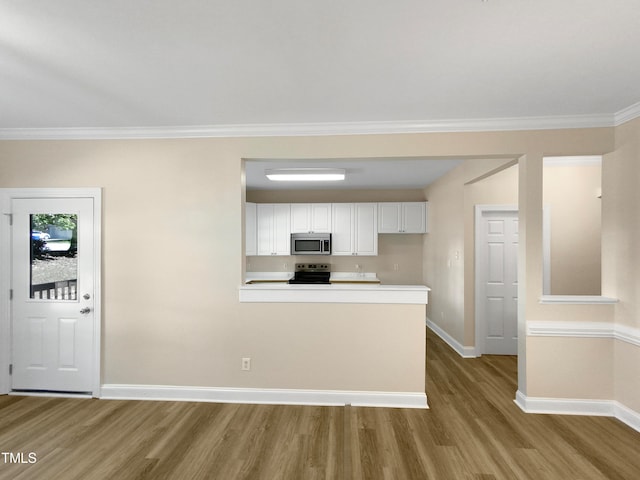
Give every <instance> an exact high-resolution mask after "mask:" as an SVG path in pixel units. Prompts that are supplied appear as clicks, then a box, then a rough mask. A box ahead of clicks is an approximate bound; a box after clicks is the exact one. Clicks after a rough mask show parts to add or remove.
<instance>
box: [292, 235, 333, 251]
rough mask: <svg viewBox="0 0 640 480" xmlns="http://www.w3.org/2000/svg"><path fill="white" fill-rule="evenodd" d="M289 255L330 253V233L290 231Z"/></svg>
mask: <svg viewBox="0 0 640 480" xmlns="http://www.w3.org/2000/svg"><path fill="white" fill-rule="evenodd" d="M291 255H331V234H330V233H292V234H291Z"/></svg>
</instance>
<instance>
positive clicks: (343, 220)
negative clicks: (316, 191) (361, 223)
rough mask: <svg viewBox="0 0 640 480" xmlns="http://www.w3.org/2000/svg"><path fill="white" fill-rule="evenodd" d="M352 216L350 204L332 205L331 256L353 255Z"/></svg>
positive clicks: (352, 208)
mask: <svg viewBox="0 0 640 480" xmlns="http://www.w3.org/2000/svg"><path fill="white" fill-rule="evenodd" d="M353 214H354V206H353V204H352V203H334V204H333V205H332V209H331V225H332V228H331V254H332V255H353V254H354V253H355V252H354V242H353V222H354V219H353Z"/></svg>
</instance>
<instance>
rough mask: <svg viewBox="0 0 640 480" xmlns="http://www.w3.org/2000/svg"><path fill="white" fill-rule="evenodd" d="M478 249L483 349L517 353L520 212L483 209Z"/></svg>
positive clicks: (493, 351)
mask: <svg viewBox="0 0 640 480" xmlns="http://www.w3.org/2000/svg"><path fill="white" fill-rule="evenodd" d="M481 228H482V231H481V235H482V242H481V248H480V251H479V252H476V254H477V255H480V271H481V280H480V287H481V292H479V294H480V299H481V302H480V304H481V308H482V312H480V313H481V315H482V318H483V321H482V322H481V323H482V332H481V338H482V340H483V343H484V348H483V352H482V353H486V354H495V355H517V354H518V317H517V312H518V212H517V211H511V212H507V211H497V212H490V211H488V212H484V213H483V215H482V221H481Z"/></svg>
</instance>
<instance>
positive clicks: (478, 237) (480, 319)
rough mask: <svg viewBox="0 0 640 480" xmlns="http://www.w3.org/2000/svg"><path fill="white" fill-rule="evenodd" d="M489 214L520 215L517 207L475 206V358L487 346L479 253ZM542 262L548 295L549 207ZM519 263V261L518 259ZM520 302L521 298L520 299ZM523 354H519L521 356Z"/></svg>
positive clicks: (544, 218)
mask: <svg viewBox="0 0 640 480" xmlns="http://www.w3.org/2000/svg"><path fill="white" fill-rule="evenodd" d="M489 212H494V213H495V212H503V213H513V212H516V213H518V206H517V205H476V206H475V244H474V256H475V315H474V316H475V356H476V357H480V356H482V355H483V354H484V351H485V344H484V339H483V338H482V332H483V331H484V328H485V326H486V319H485V318H484V315H483V314H482V298H481V297H480V293H481V291H482V288H481V287H480V285H481V284H482V279H483V278H485V276H486V271H484V269H482V262H481V261H480V255H478V252H479V251H480V248H481V246H482V243H483V241H484V239H483V238H482V234H481V233H482V217H483V216H484V214H485V213H489ZM542 225H543V228H542V261H543V268H542V271H543V279H542V294H543V295H548V294H549V292H550V291H551V269H550V268H551V230H550V226H551V222H550V209H549V207H548V206H547V205H545V206H544V207H543V210H542ZM518 261H519V259H518ZM518 302H520V298H518ZM520 353H522V352H518V354H520Z"/></svg>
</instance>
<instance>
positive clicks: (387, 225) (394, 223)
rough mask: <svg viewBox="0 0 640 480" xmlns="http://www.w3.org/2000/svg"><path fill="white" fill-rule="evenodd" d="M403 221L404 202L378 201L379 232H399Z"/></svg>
mask: <svg viewBox="0 0 640 480" xmlns="http://www.w3.org/2000/svg"><path fill="white" fill-rule="evenodd" d="M401 222H402V204H401V203H399V202H385V203H378V233H398V232H400V229H401Z"/></svg>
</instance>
